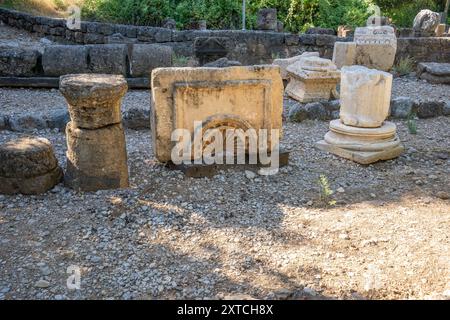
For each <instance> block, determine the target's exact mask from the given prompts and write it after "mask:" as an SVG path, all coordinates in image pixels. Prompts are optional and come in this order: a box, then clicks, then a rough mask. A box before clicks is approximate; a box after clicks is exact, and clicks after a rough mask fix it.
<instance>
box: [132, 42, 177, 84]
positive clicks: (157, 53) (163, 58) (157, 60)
mask: <svg viewBox="0 0 450 320" xmlns="http://www.w3.org/2000/svg"><path fill="white" fill-rule="evenodd" d="M130 60H131V75H132V76H133V77H150V75H151V74H152V70H153V69H155V68H163V67H171V66H172V63H173V49H172V48H171V47H169V46H163V45H159V44H135V45H133V50H132V54H131V59H130Z"/></svg>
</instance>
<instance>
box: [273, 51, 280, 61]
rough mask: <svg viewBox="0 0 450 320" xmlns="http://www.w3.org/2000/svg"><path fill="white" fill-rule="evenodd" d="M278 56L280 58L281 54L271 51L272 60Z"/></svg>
mask: <svg viewBox="0 0 450 320" xmlns="http://www.w3.org/2000/svg"><path fill="white" fill-rule="evenodd" d="M280 58H281V56H280V53H279V52H272V60H275V59H280Z"/></svg>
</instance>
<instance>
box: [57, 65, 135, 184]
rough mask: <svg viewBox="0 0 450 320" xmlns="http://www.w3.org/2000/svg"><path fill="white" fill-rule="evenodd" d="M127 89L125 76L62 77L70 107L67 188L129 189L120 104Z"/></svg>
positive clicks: (86, 75) (63, 89) (64, 92)
mask: <svg viewBox="0 0 450 320" xmlns="http://www.w3.org/2000/svg"><path fill="white" fill-rule="evenodd" d="M127 89H128V86H127V82H126V80H125V78H124V77H123V76H114V75H98V74H79V75H67V76H63V77H61V81H60V91H61V93H62V94H63V95H64V97H65V98H66V100H67V102H68V105H69V113H70V116H71V122H69V123H68V124H67V128H66V138H67V147H68V150H67V172H66V176H65V183H66V185H67V186H68V187H71V188H73V189H76V190H82V191H96V190H103V189H118V188H126V187H128V164H127V151H126V144H125V134H124V130H123V127H122V124H121V121H122V117H121V112H120V105H121V100H122V98H123V96H124V95H125V93H126V91H127Z"/></svg>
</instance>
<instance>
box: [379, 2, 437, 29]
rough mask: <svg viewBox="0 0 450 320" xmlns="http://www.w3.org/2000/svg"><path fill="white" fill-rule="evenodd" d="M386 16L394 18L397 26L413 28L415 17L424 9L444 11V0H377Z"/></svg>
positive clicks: (393, 20)
mask: <svg viewBox="0 0 450 320" xmlns="http://www.w3.org/2000/svg"><path fill="white" fill-rule="evenodd" d="M375 3H376V4H377V5H379V6H380V8H381V10H382V11H381V13H382V15H384V16H387V17H390V18H392V22H393V23H394V24H395V25H396V26H397V27H404V28H412V25H413V21H414V18H415V17H416V15H417V14H418V13H419V11H420V10H422V9H430V10H432V11H436V12H442V11H444V5H445V1H443V0H414V1H409V0H375Z"/></svg>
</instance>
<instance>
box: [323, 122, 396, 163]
mask: <svg viewBox="0 0 450 320" xmlns="http://www.w3.org/2000/svg"><path fill="white" fill-rule="evenodd" d="M316 147H317V148H318V149H320V150H323V151H326V152H329V153H332V154H334V155H337V156H339V157H342V158H345V159H349V160H352V161H355V162H357V163H360V164H371V163H375V162H378V161H383V160H390V159H394V158H397V157H398V156H400V155H401V154H402V153H403V152H404V150H405V149H404V147H403V145H402V144H401V142H400V139H399V138H398V136H397V134H396V126H395V124H394V123H391V122H385V123H384V124H383V126H382V127H380V128H358V127H351V126H346V125H344V124H343V123H342V122H341V121H340V120H334V121H332V122H331V123H330V132H328V133H327V134H326V135H325V139H324V140H321V141H319V142H317V143H316Z"/></svg>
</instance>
